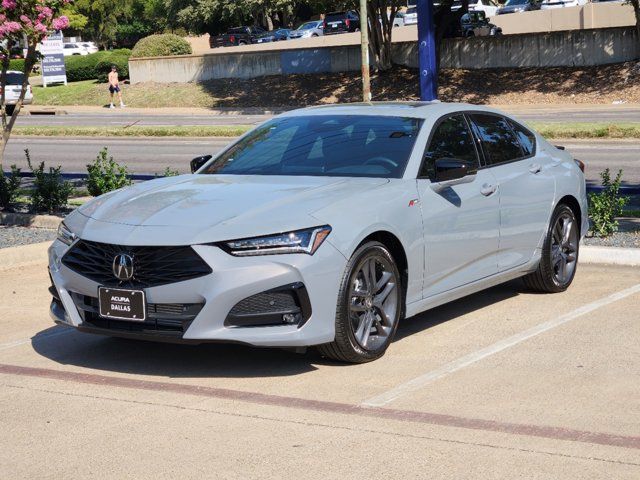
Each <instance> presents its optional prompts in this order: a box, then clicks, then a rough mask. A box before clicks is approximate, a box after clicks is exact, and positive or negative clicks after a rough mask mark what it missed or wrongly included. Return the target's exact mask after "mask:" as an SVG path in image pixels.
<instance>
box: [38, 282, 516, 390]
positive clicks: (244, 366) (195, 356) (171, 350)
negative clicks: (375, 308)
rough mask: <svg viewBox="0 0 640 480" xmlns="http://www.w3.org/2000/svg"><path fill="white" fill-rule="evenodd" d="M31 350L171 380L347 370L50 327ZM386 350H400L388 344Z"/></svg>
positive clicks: (410, 327) (481, 302)
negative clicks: (327, 368) (321, 368)
mask: <svg viewBox="0 0 640 480" xmlns="http://www.w3.org/2000/svg"><path fill="white" fill-rule="evenodd" d="M521 291H522V284H521V283H520V282H518V281H514V282H510V283H507V284H504V285H501V286H499V287H494V288H491V289H489V290H486V291H484V292H480V293H476V294H474V295H471V296H469V297H466V298H463V299H460V300H457V301H455V302H452V303H449V304H446V305H443V306H440V307H437V308H435V309H432V310H429V311H427V312H424V313H421V314H420V315H417V316H415V317H412V318H409V319H406V320H404V321H403V322H401V324H400V325H399V328H398V332H397V334H396V340H402V339H403V338H406V337H408V336H410V335H413V334H416V333H420V332H423V331H425V330H428V329H429V328H431V327H434V326H436V325H439V324H441V323H444V322H446V321H448V320H451V319H454V318H456V317H458V316H461V315H465V314H469V313H472V312H474V311H476V310H479V309H482V308H485V307H487V306H490V305H492V304H494V303H497V302H501V301H503V300H505V299H508V298H511V297H514V296H516V295H518V294H519V293H520V292H521ZM31 344H32V347H33V349H34V350H35V351H36V352H37V353H38V354H39V355H42V356H43V357H45V358H48V359H49V360H52V361H54V362H56V363H59V364H61V365H73V366H77V367H83V368H89V369H92V370H101V371H108V372H118V373H129V374H136V375H148V376H158V377H170V378H204V377H210V378H216V377H218V378H255V377H263V378H270V377H272V378H278V377H289V376H295V375H301V374H304V373H308V372H311V371H314V370H316V369H317V366H316V365H333V366H345V367H346V366H348V365H347V364H341V363H337V362H333V361H330V360H326V359H324V358H322V357H320V355H319V354H318V353H317V352H316V351H315V349H309V350H308V351H307V353H306V354H304V355H301V354H296V353H294V352H293V351H290V350H282V349H277V348H255V347H250V346H246V345H238V344H223V343H209V344H206V343H205V344H200V345H180V344H171V343H156V342H147V341H139V340H127V339H120V338H110V337H103V336H100V335H93V334H87V333H81V332H77V331H75V330H73V329H71V328H68V327H59V326H57V327H51V328H48V329H46V330H43V331H41V332H39V333H38V334H36V335H35V336H34V337H33V338H32V339H31ZM390 348H392V349H393V348H399V346H397V345H396V346H395V347H394V345H393V344H392V345H391V347H390Z"/></svg>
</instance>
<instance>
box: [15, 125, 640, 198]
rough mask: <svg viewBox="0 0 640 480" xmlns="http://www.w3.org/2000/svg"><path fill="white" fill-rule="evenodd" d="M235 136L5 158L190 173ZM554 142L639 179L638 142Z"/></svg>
mask: <svg viewBox="0 0 640 480" xmlns="http://www.w3.org/2000/svg"><path fill="white" fill-rule="evenodd" d="M231 141H232V139H223V138H211V139H206V138H197V139H195V138H193V139H189V138H162V137H156V138H122V137H121V138H118V137H110V138H109V137H105V138H71V137H58V138H55V137H33V138H27V137H12V138H11V140H10V141H9V144H8V145H7V150H6V154H5V155H6V157H5V158H6V161H5V164H6V165H11V164H12V163H16V164H17V165H18V166H21V167H22V168H24V169H26V168H27V167H26V161H25V157H24V149H25V148H28V149H29V151H30V152H31V158H32V159H33V160H34V161H37V162H40V161H42V160H44V161H46V162H47V164H50V165H62V167H63V171H65V172H68V173H72V172H73V173H77V172H86V165H87V163H89V162H90V161H92V160H93V159H95V157H96V155H97V153H98V151H99V150H100V149H101V148H102V147H105V146H107V147H108V148H109V153H110V154H111V155H113V157H114V158H115V160H116V161H117V162H119V163H124V164H126V165H127V166H128V167H129V170H130V171H131V172H132V173H150V174H153V173H161V172H162V171H164V169H165V168H166V167H171V168H173V169H177V170H178V171H180V172H182V173H187V172H188V171H189V161H190V160H191V159H192V158H194V157H196V156H198V155H203V154H207V153H211V154H213V153H216V152H218V151H220V150H221V149H222V148H223V147H224V146H225V145H227V144H228V143H229V142H231ZM556 143H559V144H562V145H564V146H565V147H566V148H567V149H568V150H569V151H570V152H571V153H572V154H573V155H574V156H575V157H576V158H579V159H581V160H582V161H584V162H585V163H586V166H587V168H586V174H587V180H588V182H590V183H594V184H600V177H599V173H600V172H601V171H602V170H604V169H605V168H607V167H611V169H612V170H616V169H618V168H622V169H623V170H624V177H623V178H624V183H625V185H633V186H638V185H640V142H638V141H635V140H629V141H627V140H597V141H591V140H589V141H586V140H583V141H579V140H565V141H558V142H556Z"/></svg>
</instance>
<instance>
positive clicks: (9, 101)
mask: <svg viewBox="0 0 640 480" xmlns="http://www.w3.org/2000/svg"><path fill="white" fill-rule="evenodd" d="M23 81H24V73H22V72H19V71H16V70H8V71H7V86H6V91H5V94H4V95H5V104H6V106H7V107H6V108H7V114H9V115H11V114H12V113H13V108H14V105H15V104H16V103H18V99H19V98H20V92H21V91H22V82H23ZM32 102H33V92H32V91H31V85H28V86H27V91H26V93H25V95H24V101H23V104H24V105H29V104H31V103H32Z"/></svg>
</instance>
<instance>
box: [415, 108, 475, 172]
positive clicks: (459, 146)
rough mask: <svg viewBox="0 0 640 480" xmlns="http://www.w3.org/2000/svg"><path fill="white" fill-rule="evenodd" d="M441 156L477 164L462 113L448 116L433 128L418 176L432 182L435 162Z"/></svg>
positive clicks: (470, 137)
mask: <svg viewBox="0 0 640 480" xmlns="http://www.w3.org/2000/svg"><path fill="white" fill-rule="evenodd" d="M441 158H455V159H458V160H466V161H469V162H474V163H475V164H476V166H479V165H478V153H477V151H476V147H475V145H474V142H473V137H472V136H471V132H470V130H469V127H468V125H467V121H466V120H465V118H464V116H463V115H462V114H460V115H453V116H451V117H448V118H447V119H445V120H443V121H442V122H440V124H439V125H438V126H437V127H436V128H435V130H434V132H433V135H432V136H431V140H430V142H429V145H428V147H427V151H426V152H425V154H424V160H423V162H422V168H421V169H420V177H421V178H429V179H430V180H431V181H432V182H433V181H434V180H435V162H436V160H439V159H441Z"/></svg>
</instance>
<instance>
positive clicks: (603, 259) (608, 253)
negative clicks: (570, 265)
mask: <svg viewBox="0 0 640 480" xmlns="http://www.w3.org/2000/svg"><path fill="white" fill-rule="evenodd" d="M578 262H579V263H580V262H581V263H595V264H602V265H624V266H627V267H638V266H640V248H619V247H594V246H584V247H582V246H581V247H580V258H579V260H578Z"/></svg>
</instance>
